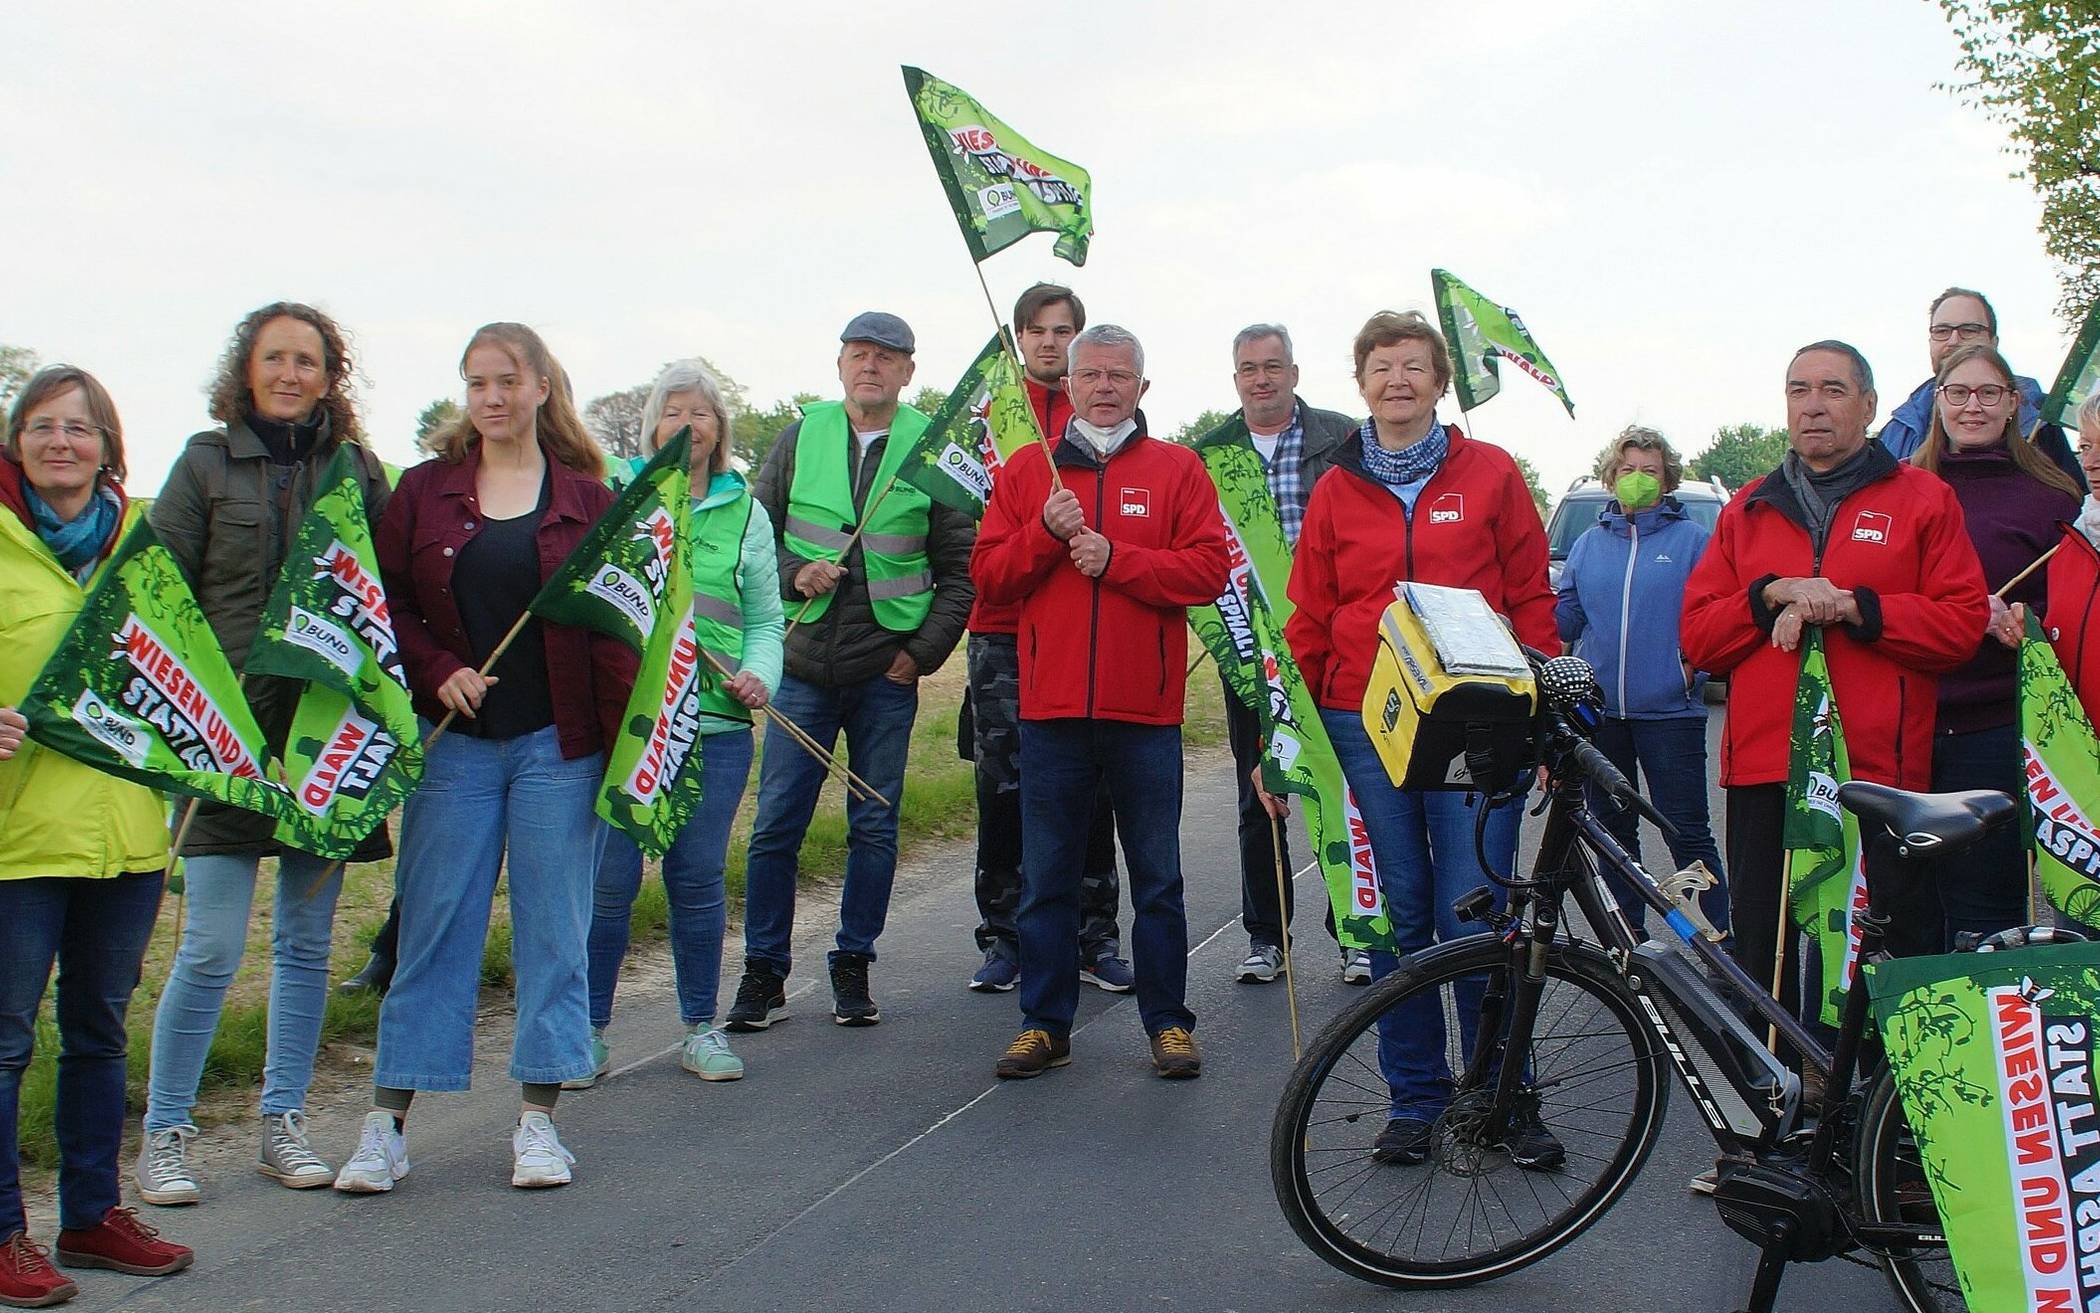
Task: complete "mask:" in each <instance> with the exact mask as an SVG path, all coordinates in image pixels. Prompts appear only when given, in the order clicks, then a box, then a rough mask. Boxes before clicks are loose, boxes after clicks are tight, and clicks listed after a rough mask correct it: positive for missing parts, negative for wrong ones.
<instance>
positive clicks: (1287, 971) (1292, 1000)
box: [1269, 812, 1305, 1062]
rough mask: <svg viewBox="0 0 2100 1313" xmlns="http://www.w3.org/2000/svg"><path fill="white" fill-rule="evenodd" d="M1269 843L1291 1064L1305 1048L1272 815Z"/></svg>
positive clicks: (1279, 842) (1283, 870) (1279, 833)
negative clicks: (1273, 857)
mask: <svg viewBox="0 0 2100 1313" xmlns="http://www.w3.org/2000/svg"><path fill="white" fill-rule="evenodd" d="M1269 841H1270V843H1271V845H1273V846H1274V848H1275V850H1276V914H1277V917H1278V919H1279V920H1280V921H1281V922H1282V925H1283V992H1284V997H1285V998H1286V1000H1287V1001H1288V1002H1289V1004H1290V1009H1291V1061H1292V1062H1296V1061H1298V1060H1299V1059H1300V1058H1302V1057H1304V1056H1305V1048H1304V1046H1303V1044H1301V1043H1300V1042H1299V1038H1298V977H1297V975H1296V974H1295V973H1294V972H1293V971H1292V970H1291V918H1290V915H1289V914H1288V913H1287V912H1285V910H1284V909H1285V908H1287V907H1289V906H1290V905H1291V892H1290V889H1289V887H1288V883H1287V882H1288V880H1289V875H1288V874H1287V870H1288V868H1287V867H1286V866H1285V865H1284V860H1283V821H1282V819H1281V818H1279V817H1278V816H1277V815H1276V813H1275V812H1270V813H1269Z"/></svg>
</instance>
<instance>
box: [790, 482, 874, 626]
mask: <svg viewBox="0 0 2100 1313" xmlns="http://www.w3.org/2000/svg"><path fill="white" fill-rule="evenodd" d="M897 473H898V471H896V470H892V471H890V477H889V478H888V479H886V480H884V482H883V485H882V486H881V487H880V488H877V489H876V490H875V496H874V497H873V498H872V499H870V500H869V502H868V508H867V509H866V510H864V511H862V512H861V515H860V523H859V524H856V525H854V526H853V532H852V533H850V534H847V535H846V545H845V546H843V547H841V548H839V561H844V560H845V559H846V553H848V552H850V551H852V550H853V544H855V543H857V542H859V541H860V536H861V534H862V533H864V532H865V531H866V530H867V527H868V525H869V524H870V523H872V522H873V521H874V519H875V510H876V508H877V507H879V506H881V505H882V499H883V498H884V497H887V496H889V493H890V489H891V488H894V487H896V486H897ZM811 564H815V562H812V563H811ZM826 564H829V565H836V564H838V561H830V562H826ZM823 596H826V594H824V593H816V594H814V595H812V596H810V597H806V598H804V599H803V600H802V606H801V609H799V610H797V611H796V612H795V617H794V619H792V620H790V621H788V622H787V628H786V629H784V630H782V631H781V634H780V641H781V642H783V643H785V642H787V637H788V635H789V634H792V633H794V632H795V626H797V625H799V624H801V623H802V618H803V617H804V616H806V615H808V614H809V608H811V607H813V606H815V605H816V604H817V598H819V597H823Z"/></svg>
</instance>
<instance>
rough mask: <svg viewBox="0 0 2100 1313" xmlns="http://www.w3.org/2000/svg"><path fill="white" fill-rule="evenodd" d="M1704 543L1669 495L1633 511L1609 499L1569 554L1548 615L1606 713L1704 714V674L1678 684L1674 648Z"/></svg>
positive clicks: (1680, 676)
mask: <svg viewBox="0 0 2100 1313" xmlns="http://www.w3.org/2000/svg"><path fill="white" fill-rule="evenodd" d="M1706 537H1707V534H1706V530H1705V529H1704V528H1702V527H1701V526H1700V525H1699V523H1698V522H1697V521H1695V520H1693V519H1691V518H1690V517H1689V516H1687V515H1686V514H1685V511H1684V507H1683V506H1680V505H1679V504H1678V502H1677V499H1676V498H1675V497H1665V498H1663V499H1662V501H1661V503H1660V504H1658V505H1655V506H1651V507H1649V508H1648V509H1647V510H1644V511H1636V512H1635V513H1634V514H1632V515H1628V514H1626V513H1625V512H1624V511H1622V510H1620V509H1619V503H1617V502H1612V503H1611V504H1610V505H1608V506H1606V507H1605V508H1604V510H1603V512H1602V513H1601V514H1599V515H1598V516H1597V525H1596V527H1595V528H1593V529H1589V530H1587V531H1586V532H1584V533H1583V535H1582V536H1581V537H1580V538H1577V539H1576V540H1575V546H1574V547H1573V548H1571V549H1570V550H1569V552H1568V561H1567V565H1566V566H1565V567H1564V569H1563V570H1562V572H1561V576H1560V596H1559V599H1558V601H1557V602H1556V604H1555V606H1554V612H1553V615H1554V619H1555V620H1556V621H1557V622H1559V624H1560V636H1561V639H1562V641H1564V642H1566V643H1567V644H1568V645H1569V649H1568V650H1569V651H1571V652H1573V653H1574V654H1575V655H1576V656H1579V657H1581V658H1582V659H1584V660H1585V661H1588V662H1589V663H1590V665H1591V666H1592V667H1594V668H1595V669H1596V671H1597V682H1599V683H1600V684H1602V685H1604V710H1605V713H1606V714H1607V715H1612V716H1617V717H1620V718H1623V719H1628V720H1664V719H1668V718H1671V717H1677V716H1704V715H1705V714H1706V707H1705V704H1704V703H1703V702H1702V701H1701V699H1700V696H1699V688H1700V685H1702V684H1703V683H1704V682H1705V679H1706V677H1705V676H1704V675H1695V676H1694V677H1693V678H1692V679H1691V680H1686V678H1685V675H1684V665H1683V662H1682V661H1681V660H1680V657H1679V652H1678V647H1677V616H1678V613H1679V611H1681V610H1682V609H1683V606H1684V585H1685V580H1687V579H1689V578H1690V577H1691V573H1692V567H1693V566H1695V565H1697V564H1698V563H1699V554H1700V553H1701V552H1704V551H1705V550H1706Z"/></svg>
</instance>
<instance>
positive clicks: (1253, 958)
mask: <svg viewBox="0 0 2100 1313" xmlns="http://www.w3.org/2000/svg"><path fill="white" fill-rule="evenodd" d="M1282 973H1283V950H1282V949H1280V948H1278V947H1277V946H1276V945H1274V944H1249V945H1248V946H1247V959H1246V961H1244V962H1241V963H1240V970H1239V975H1238V977H1237V978H1238V979H1239V980H1241V981H1243V982H1245V983H1248V984H1262V985H1266V984H1268V983H1269V982H1270V981H1272V980H1274V979H1276V977H1277V976H1279V975H1281V974H1282Z"/></svg>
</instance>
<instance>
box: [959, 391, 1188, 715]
mask: <svg viewBox="0 0 2100 1313" xmlns="http://www.w3.org/2000/svg"><path fill="white" fill-rule="evenodd" d="M1056 452H1057V472H1058V475H1059V477H1061V478H1062V479H1063V480H1064V484H1065V486H1066V487H1067V488H1070V489H1071V490H1072V491H1073V492H1074V493H1075V494H1077V495H1078V497H1079V505H1080V509H1081V510H1082V511H1083V512H1084V513H1085V516H1086V522H1087V526H1088V527H1089V528H1092V529H1094V530H1095V531H1097V532H1099V533H1100V534H1102V535H1103V536H1105V537H1106V538H1107V539H1108V540H1109V542H1110V544H1111V548H1110V551H1109V557H1108V568H1107V569H1106V570H1104V571H1102V573H1101V576H1100V577H1099V578H1097V579H1089V578H1087V577H1086V576H1085V575H1083V574H1081V573H1080V572H1079V567H1077V566H1075V565H1073V564H1072V555H1071V549H1070V548H1069V547H1067V546H1066V545H1065V544H1064V543H1062V542H1059V541H1058V540H1057V539H1056V538H1055V537H1054V536H1052V535H1051V533H1050V530H1049V529H1048V528H1046V527H1044V525H1043V503H1044V501H1046V500H1047V499H1048V498H1049V496H1050V466H1049V464H1048V462H1046V461H1045V460H1044V459H1043V452H1042V448H1040V447H1029V448H1027V449H1025V450H1023V451H1021V452H1020V453H1019V454H1018V455H1016V456H1015V457H1014V458H1013V459H1012V460H1011V461H1009V462H1008V463H1007V466H1006V468H1005V469H1004V470H1002V471H1000V474H999V481H998V482H997V483H996V484H994V485H993V486H992V502H991V505H990V506H989V507H987V508H986V510H985V516H984V525H983V527H982V528H980V529H979V530H978V533H977V551H976V554H975V555H974V556H972V557H971V558H970V577H971V578H972V579H974V580H975V581H976V583H977V595H978V596H979V597H981V598H988V599H990V601H991V602H992V603H993V605H999V604H1001V603H1007V604H1012V605H1016V606H1018V607H1019V609H1020V628H1019V631H1018V644H1019V647H1020V654H1021V719H1023V720H1056V719H1060V718H1064V717H1074V716H1084V717H1089V718H1094V719H1100V720H1122V721H1133V722H1136V723H1138V724H1141V725H1179V724H1180V723H1181V718H1182V695H1183V689H1184V686H1185V684H1186V682H1187V677H1188V633H1189V627H1188V608H1189V607H1191V606H1197V605H1200V604H1202V603H1204V602H1209V601H1213V600H1215V599H1216V598H1217V596H1218V594H1219V593H1221V592H1223V591H1225V571H1226V560H1225V521H1224V520H1223V518H1221V517H1220V515H1219V513H1218V494H1217V490H1216V489H1215V488H1213V487H1212V486H1211V482H1210V476H1209V475H1208V474H1206V473H1205V472H1204V470H1203V462H1202V460H1201V459H1200V458H1199V457H1198V456H1197V455H1196V453H1195V452H1193V451H1190V450H1189V449H1188V448H1186V447H1177V446H1175V445H1174V444H1172V443H1169V442H1161V441H1159V440H1158V439H1156V438H1150V437H1147V436H1146V435H1145V417H1144V415H1143V413H1142V412H1140V413H1139V415H1138V431H1137V432H1136V433H1133V434H1132V435H1131V436H1130V437H1129V438H1127V439H1125V440H1124V443H1123V445H1122V446H1120V447H1118V448H1117V449H1116V450H1115V452H1114V453H1113V454H1112V455H1110V456H1109V458H1108V462H1107V464H1106V465H1102V464H1099V463H1097V462H1096V461H1095V458H1094V453H1093V452H1092V450H1090V449H1089V448H1088V447H1087V446H1086V444H1085V443H1084V442H1080V441H1073V440H1069V439H1067V440H1063V441H1060V442H1059V443H1058V444H1057V448H1056Z"/></svg>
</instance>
